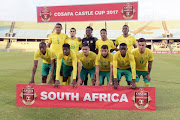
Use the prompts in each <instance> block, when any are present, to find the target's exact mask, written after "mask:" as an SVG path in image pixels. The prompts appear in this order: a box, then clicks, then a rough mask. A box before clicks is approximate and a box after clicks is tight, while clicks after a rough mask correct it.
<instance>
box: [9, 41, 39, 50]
mask: <svg viewBox="0 0 180 120" xmlns="http://www.w3.org/2000/svg"><path fill="white" fill-rule="evenodd" d="M39 43H40V42H12V43H11V46H10V48H9V49H38V47H39Z"/></svg>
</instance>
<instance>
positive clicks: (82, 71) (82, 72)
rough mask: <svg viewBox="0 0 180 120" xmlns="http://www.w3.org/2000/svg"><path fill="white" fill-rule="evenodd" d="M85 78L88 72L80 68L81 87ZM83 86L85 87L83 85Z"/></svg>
mask: <svg viewBox="0 0 180 120" xmlns="http://www.w3.org/2000/svg"><path fill="white" fill-rule="evenodd" d="M87 76H88V70H87V69H85V68H83V67H82V69H81V73H80V78H81V80H82V82H81V85H83V83H84V82H85V80H86V77H87ZM84 85H85V83H84Z"/></svg>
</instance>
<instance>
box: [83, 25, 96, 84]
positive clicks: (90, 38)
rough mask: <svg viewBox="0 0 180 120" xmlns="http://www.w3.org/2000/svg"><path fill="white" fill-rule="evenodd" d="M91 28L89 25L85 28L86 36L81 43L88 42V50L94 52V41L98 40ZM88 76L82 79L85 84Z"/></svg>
mask: <svg viewBox="0 0 180 120" xmlns="http://www.w3.org/2000/svg"><path fill="white" fill-rule="evenodd" d="M92 32H93V28H92V27H91V26H88V27H87V28H86V37H85V38H83V39H82V44H84V43H88V44H89V48H90V51H92V52H94V53H96V46H95V45H96V41H97V40H98V39H97V38H96V37H93V36H92ZM87 80H88V77H86V79H85V81H84V85H87Z"/></svg>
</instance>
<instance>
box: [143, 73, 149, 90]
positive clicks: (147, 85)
mask: <svg viewBox="0 0 180 120" xmlns="http://www.w3.org/2000/svg"><path fill="white" fill-rule="evenodd" d="M141 72H142V76H143V79H144V78H145V77H146V76H147V73H148V71H141ZM144 85H145V87H150V82H149V80H148V79H147V78H146V79H144Z"/></svg>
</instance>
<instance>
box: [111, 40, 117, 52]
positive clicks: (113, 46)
mask: <svg viewBox="0 0 180 120" xmlns="http://www.w3.org/2000/svg"><path fill="white" fill-rule="evenodd" d="M111 48H112V49H111V50H110V52H113V51H114V50H116V47H115V45H114V43H113V41H111Z"/></svg>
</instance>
